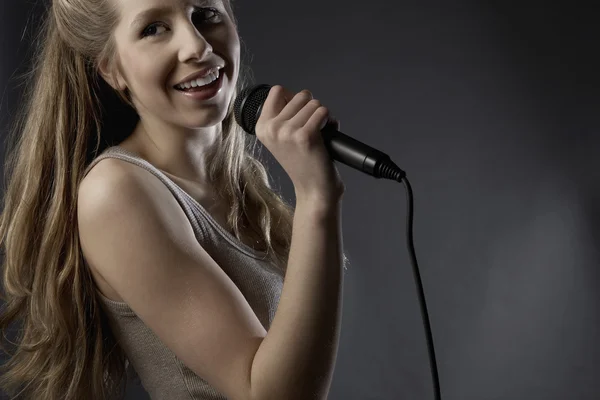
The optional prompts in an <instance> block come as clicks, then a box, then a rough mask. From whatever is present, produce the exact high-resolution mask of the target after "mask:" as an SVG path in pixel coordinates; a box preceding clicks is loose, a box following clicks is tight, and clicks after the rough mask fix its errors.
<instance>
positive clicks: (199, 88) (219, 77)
mask: <svg viewBox="0 0 600 400" xmlns="http://www.w3.org/2000/svg"><path fill="white" fill-rule="evenodd" d="M222 71H223V69H222V68H221V69H219V70H217V79H215V80H214V81H212V82H210V83H208V84H205V85H202V86H196V87H190V88H189V89H187V88H181V87H178V86H173V88H174V89H175V90H178V91H180V92H184V93H195V92H201V91H203V90H209V89H211V88H214V87H216V86H218V85H219V83H220V82H221V80H222V76H223V72H222Z"/></svg>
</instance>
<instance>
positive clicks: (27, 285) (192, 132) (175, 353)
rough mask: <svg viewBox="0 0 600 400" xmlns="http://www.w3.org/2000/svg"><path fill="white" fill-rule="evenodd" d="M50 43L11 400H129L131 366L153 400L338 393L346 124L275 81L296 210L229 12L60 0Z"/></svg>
mask: <svg viewBox="0 0 600 400" xmlns="http://www.w3.org/2000/svg"><path fill="white" fill-rule="evenodd" d="M157 7H158V9H157V10H154V11H149V10H152V9H155V8H157ZM38 46H39V51H38V52H37V53H36V54H37V56H36V59H35V60H34V61H35V62H34V68H33V70H32V71H31V75H33V76H34V79H33V80H32V81H31V84H30V86H28V90H27V91H26V96H27V97H26V100H27V101H26V103H25V104H26V106H25V107H24V108H23V111H22V113H21V114H20V117H19V118H18V119H17V120H16V121H17V123H16V124H15V127H14V130H13V132H14V135H15V139H17V141H16V143H15V145H14V149H13V150H12V151H11V152H10V153H9V157H8V164H7V169H6V170H7V178H8V177H10V179H9V183H8V186H7V192H6V195H5V205H4V210H3V214H2V219H1V225H0V243H2V244H3V246H4V247H5V249H6V251H5V259H4V265H3V267H4V270H3V272H4V274H3V278H4V279H3V284H4V292H5V295H4V300H5V301H6V306H5V308H4V309H3V310H2V312H1V313H0V329H2V330H3V331H5V330H6V329H7V328H8V327H9V325H10V324H12V323H13V322H20V323H22V327H21V330H20V331H19V334H18V335H17V340H16V343H14V346H13V347H14V348H7V349H6V351H7V352H9V354H10V355H11V358H10V361H9V363H7V364H6V365H5V366H4V369H3V371H2V376H1V381H0V383H1V385H2V388H3V389H4V390H5V391H7V392H8V393H9V394H11V395H12V396H16V397H17V398H30V399H52V400H53V399H61V400H63V399H77V400H80V399H91V400H95V399H114V398H122V397H123V393H124V384H125V383H126V379H125V378H126V375H125V372H126V371H130V372H131V373H137V375H138V376H139V378H140V379H141V383H142V384H143V386H144V387H145V389H146V390H147V391H148V393H149V394H150V396H151V397H152V398H153V399H169V400H178V399H223V398H228V399H234V400H235V399H296V398H298V399H312V398H326V396H327V391H328V390H329V386H330V383H331V377H332V373H333V367H334V363H335V355H336V352H337V346H338V340H339V327H340V316H341V305H342V301H341V300H342V290H341V288H342V282H343V269H344V268H343V266H344V264H345V261H346V258H345V256H344V255H343V251H342V237H341V210H340V208H341V198H342V194H343V189H344V186H343V183H342V182H341V180H340V178H339V175H338V173H337V170H336V168H335V166H334V164H333V163H332V162H331V160H330V159H329V157H328V155H327V153H326V150H325V148H324V146H323V142H322V140H321V137H320V133H319V131H320V129H321V128H322V127H323V126H324V125H325V124H326V123H334V124H337V122H336V121H335V120H333V119H330V118H329V117H328V110H327V109H326V108H325V107H323V106H321V104H320V103H319V102H318V101H316V100H311V98H312V96H311V94H310V92H308V91H302V92H300V93H297V94H294V93H291V92H289V91H288V90H286V89H284V88H283V87H281V86H274V87H273V88H272V89H271V91H270V93H269V97H268V98H267V100H266V103H265V105H264V107H263V112H262V114H261V117H260V120H259V121H258V124H257V127H256V131H257V137H258V139H259V140H260V141H261V142H262V143H263V144H264V145H265V147H267V148H268V150H269V151H271V152H272V154H273V155H274V157H275V158H276V159H277V160H278V161H279V162H280V163H281V165H282V167H283V168H284V169H285V171H286V172H287V173H288V174H289V176H290V179H291V180H292V183H293V184H294V188H295V192H296V206H295V209H293V208H292V207H290V206H289V205H288V204H286V202H285V201H284V200H283V199H282V198H281V197H280V196H279V195H277V194H275V193H274V192H273V191H272V189H271V187H270V186H269V182H268V176H267V172H266V170H265V168H264V167H263V165H262V164H261V162H260V161H259V160H258V159H257V158H255V157H254V156H253V155H252V151H251V150H252V149H253V148H251V146H248V148H247V147H246V142H245V140H246V139H250V138H251V137H250V136H249V135H247V134H245V133H244V132H243V131H241V129H240V128H239V126H237V125H236V123H235V120H234V117H233V114H232V112H233V101H234V98H235V95H236V94H237V93H239V92H240V88H241V87H242V83H243V82H242V81H243V79H238V75H239V72H240V64H241V63H240V40H239V35H238V32H237V22H236V20H235V18H234V15H233V11H232V8H231V4H230V3H229V2H228V0H208V1H202V0H201V1H198V0H196V1H194V2H190V1H184V0H162V1H161V0H103V1H98V0H96V1H92V0H54V1H52V2H51V5H50V6H49V8H48V13H47V18H46V19H45V20H44V24H43V26H42V29H41V31H40V39H39V43H38ZM198 77H201V78H200V80H196V81H195V83H192V85H191V86H190V85H188V84H186V82H188V81H190V80H192V79H195V78H198ZM214 79H216V81H214V82H212V83H209V82H211V81H213V80H214ZM182 83H183V84H184V86H182V85H181V84H182ZM109 85H110V86H109ZM194 85H206V86H205V87H204V88H203V89H202V90H201V92H199V93H195V94H192V93H191V92H190V90H189V89H185V88H184V87H188V88H190V87H193V86H194ZM111 91H114V92H112V93H111ZM186 91H187V93H186ZM113 93H116V95H113ZM117 96H118V97H117ZM111 99H112V100H113V101H111ZM115 99H121V100H122V101H123V102H115V101H114V100H115ZM338 127H339V126H338ZM251 144H256V142H255V141H254V142H251ZM267 331H268V334H267Z"/></svg>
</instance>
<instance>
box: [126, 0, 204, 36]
mask: <svg viewBox="0 0 600 400" xmlns="http://www.w3.org/2000/svg"><path fill="white" fill-rule="evenodd" d="M212 3H214V0H196V1H194V6H197V7H202V6H206V5H208V4H212ZM172 11H173V7H171V6H159V7H152V8H148V9H147V10H144V11H142V12H140V13H139V14H138V15H136V16H135V18H134V19H133V21H131V24H130V25H129V26H130V27H131V28H133V29H135V28H137V26H138V25H140V24H141V23H143V22H144V21H145V20H146V19H149V18H151V17H154V16H157V15H164V14H169V13H170V12H172Z"/></svg>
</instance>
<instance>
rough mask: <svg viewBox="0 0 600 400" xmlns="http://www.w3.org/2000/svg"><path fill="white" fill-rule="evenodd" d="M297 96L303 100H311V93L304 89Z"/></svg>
mask: <svg viewBox="0 0 600 400" xmlns="http://www.w3.org/2000/svg"><path fill="white" fill-rule="evenodd" d="M297 96H298V97H300V98H301V99H303V100H312V98H313V95H312V93H311V92H310V91H308V90H306V89H304V90H303V91H301V92H300V93H298V94H297Z"/></svg>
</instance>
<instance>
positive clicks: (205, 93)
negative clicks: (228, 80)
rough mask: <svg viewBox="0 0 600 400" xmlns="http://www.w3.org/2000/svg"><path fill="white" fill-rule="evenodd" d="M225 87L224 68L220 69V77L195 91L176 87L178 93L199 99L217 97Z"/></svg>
mask: <svg viewBox="0 0 600 400" xmlns="http://www.w3.org/2000/svg"><path fill="white" fill-rule="evenodd" d="M222 87H223V70H220V71H219V78H217V80H216V81H214V82H212V83H211V84H210V85H206V86H205V87H203V88H202V89H201V90H198V91H195V92H184V91H182V90H178V89H175V90H176V91H177V92H178V93H181V94H182V95H184V96H187V97H190V98H192V99H197V100H208V99H212V98H213V97H215V96H216V95H217V94H218V93H219V91H220V90H221V88H222Z"/></svg>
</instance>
